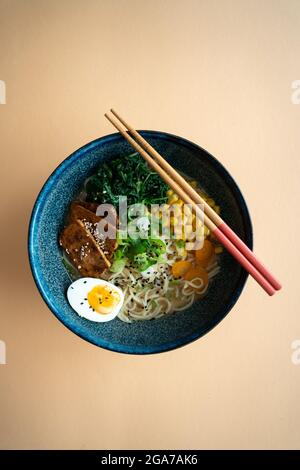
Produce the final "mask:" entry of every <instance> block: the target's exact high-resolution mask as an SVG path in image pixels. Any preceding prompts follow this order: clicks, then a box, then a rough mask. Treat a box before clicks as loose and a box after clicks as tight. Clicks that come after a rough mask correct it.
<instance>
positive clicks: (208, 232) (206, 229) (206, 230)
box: [204, 225, 210, 237]
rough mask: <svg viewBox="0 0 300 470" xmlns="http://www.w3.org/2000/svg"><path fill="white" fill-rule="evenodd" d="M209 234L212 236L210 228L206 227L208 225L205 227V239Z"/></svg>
mask: <svg viewBox="0 0 300 470" xmlns="http://www.w3.org/2000/svg"><path fill="white" fill-rule="evenodd" d="M209 234H210V230H209V228H208V227H206V225H204V236H205V237H208V235H209Z"/></svg>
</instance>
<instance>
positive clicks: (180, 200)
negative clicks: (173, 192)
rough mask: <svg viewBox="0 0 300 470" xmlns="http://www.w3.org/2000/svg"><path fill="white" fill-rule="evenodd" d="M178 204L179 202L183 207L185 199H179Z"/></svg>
mask: <svg viewBox="0 0 300 470" xmlns="http://www.w3.org/2000/svg"><path fill="white" fill-rule="evenodd" d="M177 204H178V205H179V206H181V207H182V206H183V204H184V202H183V200H182V199H178V202H177Z"/></svg>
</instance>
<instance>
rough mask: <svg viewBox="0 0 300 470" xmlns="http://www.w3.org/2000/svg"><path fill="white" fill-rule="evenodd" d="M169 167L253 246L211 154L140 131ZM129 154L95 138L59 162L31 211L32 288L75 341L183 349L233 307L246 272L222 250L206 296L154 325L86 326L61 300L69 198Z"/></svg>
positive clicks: (116, 140) (237, 200)
mask: <svg viewBox="0 0 300 470" xmlns="http://www.w3.org/2000/svg"><path fill="white" fill-rule="evenodd" d="M141 133H142V135H143V136H144V137H145V138H146V139H147V140H148V141H149V142H150V144H152V145H153V146H154V147H155V148H156V149H157V150H158V151H159V152H160V153H161V154H162V155H163V156H164V157H165V158H166V159H167V160H168V161H169V162H170V163H172V165H173V166H175V167H176V168H177V169H179V170H182V171H183V172H184V173H185V174H187V175H189V176H191V177H192V178H193V179H196V180H198V181H199V183H200V184H201V186H202V187H203V189H204V190H205V191H206V192H207V193H208V194H209V195H210V196H211V197H212V198H214V199H215V201H216V202H217V203H218V204H219V205H220V206H221V211H222V212H221V213H222V217H223V218H224V220H225V221H226V222H227V223H229V225H230V226H231V227H232V228H233V230H235V231H236V232H237V234H238V235H239V236H240V237H241V238H242V239H243V240H244V241H245V243H246V244H247V245H248V246H249V247H250V248H252V226H251V221H250V216H249V213H248V210H247V206H246V204H245V201H244V199H243V196H242V194H241V192H240V190H239V188H238V186H237V185H236V183H235V182H234V180H233V179H232V177H231V176H230V174H229V173H228V172H227V171H226V170H225V168H224V167H223V166H222V165H221V164H220V163H219V162H218V161H217V160H216V159H215V158H214V157H213V156H212V155H210V154H209V153H207V152H206V151H205V150H204V149H202V148H201V147H199V146H198V145H195V144H193V143H192V142H189V141H188V140H186V139H183V138H181V137H177V136H174V135H171V134H167V133H164V132H156V131H141ZM131 152H132V148H131V146H130V145H129V144H128V143H127V142H126V141H125V140H124V139H123V137H121V136H120V134H112V135H108V136H105V137H101V138H100V139H97V140H95V141H93V142H91V143H89V144H87V145H85V146H84V147H82V148H80V149H79V150H77V151H76V152H74V153H73V154H72V155H71V156H69V157H68V158H67V159H66V160H64V161H63V162H62V163H61V164H60V165H59V166H58V167H57V168H56V170H55V171H54V172H53V173H52V175H51V176H50V177H49V178H48V180H47V181H46V183H45V185H44V186H43V188H42V190H41V192H40V194H39V195H38V198H37V200H36V203H35V205H34V208H33V212H32V216H31V220H30V225H29V240H28V250H29V258H30V264H31V269H32V273H33V276H34V279H35V282H36V285H37V287H38V289H39V291H40V293H41V295H42V297H43V299H44V300H45V302H46V303H47V305H48V306H49V308H50V310H52V312H53V313H54V314H55V315H56V317H57V318H58V319H59V320H60V321H61V322H62V323H63V324H64V325H65V326H66V327H67V328H69V329H70V330H72V331H73V332H74V333H76V334H77V335H79V336H81V337H82V338H84V339H86V340H87V341H90V342H91V343H94V344H96V345H97V346H101V347H103V348H106V349H110V350H112V351H118V352H124V353H131V354H148V353H157V352H162V351H168V350H170V349H174V348H177V347H179V346H183V345H185V344H187V343H190V342H191V341H194V340H195V339H197V338H200V337H201V336H203V335H204V334H205V333H207V332H208V331H210V330H211V329H212V328H213V327H214V326H216V325H217V324H218V323H219V322H220V321H221V320H222V319H223V318H224V317H225V316H226V315H227V313H228V312H229V310H230V309H231V308H232V307H233V305H234V304H235V303H236V301H237V299H238V297H239V296H240V294H241V292H242V289H243V287H244V284H245V281H246V278H247V273H246V272H245V271H244V270H243V269H242V268H241V267H240V266H239V264H238V263H237V262H236V261H235V260H234V259H233V258H232V257H231V256H230V255H229V254H228V253H226V252H224V253H222V254H221V256H220V263H221V271H220V273H219V274H218V275H217V276H216V277H215V278H214V279H213V281H212V283H211V285H210V287H209V291H208V294H207V295H206V296H205V297H204V298H203V299H202V300H201V301H199V302H195V303H194V304H193V305H192V306H191V307H190V308H189V309H188V310H186V311H183V312H178V313H174V314H171V315H167V316H165V317H163V318H161V319H156V320H153V321H144V322H135V323H132V324H127V323H123V322H122V321H120V320H119V319H115V320H114V321H112V322H107V323H92V322H89V321H88V320H85V319H84V318H81V317H79V316H78V315H77V314H76V313H75V312H74V311H73V310H72V308H71V307H70V305H69V304H68V301H67V299H66V290H67V287H68V286H69V284H70V281H69V278H68V275H67V273H66V270H65V268H64V266H63V264H62V261H61V252H60V249H59V246H58V234H59V232H60V230H61V229H62V227H63V224H64V220H65V216H66V213H67V211H68V207H69V204H70V202H71V201H72V199H74V198H75V197H76V195H77V194H78V192H79V191H80V189H81V188H82V185H83V182H84V180H85V179H86V178H87V177H88V176H90V175H91V174H92V173H94V172H95V170H96V168H97V167H98V166H99V164H101V162H104V161H107V160H109V159H111V158H113V157H116V156H119V155H124V154H128V153H131Z"/></svg>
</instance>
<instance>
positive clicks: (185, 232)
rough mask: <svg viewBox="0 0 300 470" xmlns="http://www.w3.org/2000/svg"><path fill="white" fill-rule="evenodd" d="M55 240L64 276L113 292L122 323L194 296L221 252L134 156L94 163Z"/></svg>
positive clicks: (202, 290) (205, 285) (204, 287)
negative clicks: (119, 296)
mask: <svg viewBox="0 0 300 470" xmlns="http://www.w3.org/2000/svg"><path fill="white" fill-rule="evenodd" d="M124 169H126V171H124ZM185 178H186V179H187V180H188V181H189V183H190V184H191V185H192V186H193V187H194V189H195V190H196V191H198V192H199V193H200V194H201V196H202V197H203V198H204V199H205V200H206V202H207V203H208V204H209V205H210V206H211V207H213V208H214V210H215V211H216V212H220V208H219V207H218V206H217V205H216V203H215V201H213V200H212V199H211V198H210V197H209V195H207V194H205V193H204V192H203V191H202V190H201V188H200V187H199V186H198V185H197V183H196V182H195V181H192V180H190V179H189V178H187V177H185ZM59 241H60V245H61V247H62V250H63V262H64V264H65V266H66V268H67V269H68V272H69V274H70V276H71V278H72V280H74V279H79V278H81V277H83V278H85V277H89V278H97V279H102V280H105V281H108V282H109V283H110V285H112V286H116V288H118V289H121V291H122V293H123V294H124V302H123V305H122V308H121V309H120V310H119V311H118V318H119V319H120V320H122V321H124V322H128V323H131V322H134V321H142V320H152V319H155V318H160V317H162V316H164V315H166V314H170V313H173V312H176V311H181V310H185V309H186V308H188V307H189V306H191V305H192V304H193V303H194V302H195V301H201V298H202V297H203V296H204V295H205V294H206V293H207V291H208V289H209V284H210V282H211V280H212V279H213V277H214V276H216V275H217V273H218V271H219V265H218V256H219V253H221V252H222V247H221V246H219V245H218V244H217V242H216V240H214V239H213V237H212V236H211V234H210V231H209V229H208V228H207V227H206V226H205V225H204V224H203V222H202V221H201V220H200V219H199V218H198V217H197V215H196V214H195V213H193V211H192V210H191V208H190V207H188V206H187V205H185V204H184V203H183V201H181V200H180V198H179V197H178V196H177V195H176V194H174V192H173V191H172V189H170V188H169V187H168V186H167V185H166V184H165V183H164V182H163V181H162V180H161V179H160V177H159V176H158V175H157V173H155V172H153V171H152V170H151V169H150V168H149V167H148V166H147V164H146V163H145V162H144V160H143V159H142V158H141V157H140V156H139V155H138V154H132V155H128V156H121V157H120V158H117V159H115V160H112V161H111V162H109V163H105V164H103V165H101V167H100V168H99V169H98V171H97V173H96V174H95V175H93V176H92V177H91V178H89V179H88V180H87V181H86V182H85V185H84V188H82V191H81V193H80V195H79V197H78V199H77V200H76V201H73V202H72V204H71V206H70V210H69V214H68V218H67V221H66V226H65V227H64V229H63V231H62V233H61V234H60V239H59ZM102 300H103V299H102Z"/></svg>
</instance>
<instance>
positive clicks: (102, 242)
mask: <svg viewBox="0 0 300 470" xmlns="http://www.w3.org/2000/svg"><path fill="white" fill-rule="evenodd" d="M98 205H99V204H95V203H91V202H84V201H73V202H72V204H71V206H70V213H69V221H70V222H71V223H72V222H76V221H77V220H81V221H82V222H83V224H84V226H85V228H86V230H88V231H89V232H90V233H91V235H93V237H94V238H95V240H96V242H97V243H98V245H99V246H100V248H101V249H102V251H103V253H104V254H105V256H106V257H107V258H108V259H111V258H112V256H113V253H114V251H115V250H116V248H117V240H116V239H111V238H106V237H105V235H104V234H103V232H102V233H101V232H99V226H98V225H97V224H98V222H99V221H100V220H101V219H102V217H100V216H98V215H96V214H95V212H92V210H90V209H93V210H95V211H96V210H97V207H98ZM113 210H115V209H113ZM111 215H112V218H113V217H114V216H115V215H114V214H111ZM109 226H110V228H111V229H112V228H113V227H112V226H111V224H110V223H109V222H107V224H105V226H104V227H103V228H104V230H105V231H106V230H107V229H108V227H109Z"/></svg>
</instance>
